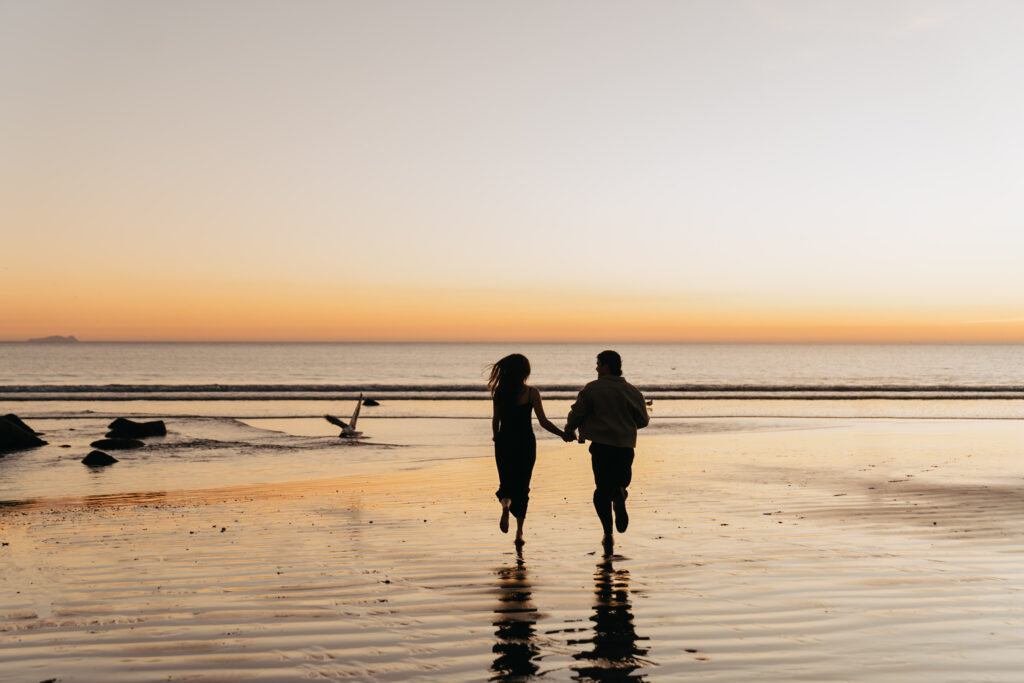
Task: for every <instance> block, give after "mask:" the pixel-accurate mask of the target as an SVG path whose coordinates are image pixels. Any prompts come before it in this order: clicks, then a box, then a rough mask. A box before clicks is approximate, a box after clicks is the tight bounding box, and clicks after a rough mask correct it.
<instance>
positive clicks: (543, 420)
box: [530, 387, 565, 440]
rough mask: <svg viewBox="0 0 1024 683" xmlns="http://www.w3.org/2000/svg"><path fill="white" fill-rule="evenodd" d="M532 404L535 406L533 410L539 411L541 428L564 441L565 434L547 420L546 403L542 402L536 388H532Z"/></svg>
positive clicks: (538, 418)
mask: <svg viewBox="0 0 1024 683" xmlns="http://www.w3.org/2000/svg"><path fill="white" fill-rule="evenodd" d="M530 403H532V404H533V409H534V410H536V411H537V422H540V426H541V427H543V428H544V429H546V430H548V431H549V432H551V433H552V434H554V435H555V436H557V437H558V438H560V439H563V440H564V439H565V432H563V431H562V430H561V429H559V428H558V427H556V426H555V425H554V424H553V423H552V422H551V420H549V419H548V418H547V415H545V414H544V403H543V402H542V401H541V400H540V390H539V389H537V388H536V387H530Z"/></svg>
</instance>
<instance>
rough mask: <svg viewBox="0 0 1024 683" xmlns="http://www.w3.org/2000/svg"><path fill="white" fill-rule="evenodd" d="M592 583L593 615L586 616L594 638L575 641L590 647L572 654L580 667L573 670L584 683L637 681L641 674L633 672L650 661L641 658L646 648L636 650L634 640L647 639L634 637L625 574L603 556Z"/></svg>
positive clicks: (627, 580)
mask: <svg viewBox="0 0 1024 683" xmlns="http://www.w3.org/2000/svg"><path fill="white" fill-rule="evenodd" d="M594 583H595V590H594V595H595V602H594V616H592V617H590V620H591V621H592V622H594V636H593V638H590V639H587V640H581V641H576V642H580V643H587V642H589V643H591V644H593V646H594V647H593V649H592V650H588V651H586V652H577V653H576V654H574V655H573V659H576V660H578V661H580V662H581V664H580V665H579V666H577V667H573V668H574V669H575V671H576V673H578V674H579V675H580V677H582V678H583V680H588V681H607V680H616V681H621V680H631V681H632V680H641V679H642V678H643V675H642V674H641V675H636V674H634V672H635V671H636V670H637V669H639V668H641V667H643V666H646V665H649V664H652V662H649V661H647V660H645V659H642V658H643V657H644V655H646V654H647V648H640V647H637V641H640V640H648V638H647V637H645V636H639V635H637V632H636V627H635V626H634V624H633V612H632V605H631V604H630V601H629V572H628V571H626V570H625V569H615V568H614V567H613V566H612V560H611V558H610V557H606V558H605V559H604V561H603V562H601V564H599V565H597V573H595V574H594ZM631 674H633V675H631Z"/></svg>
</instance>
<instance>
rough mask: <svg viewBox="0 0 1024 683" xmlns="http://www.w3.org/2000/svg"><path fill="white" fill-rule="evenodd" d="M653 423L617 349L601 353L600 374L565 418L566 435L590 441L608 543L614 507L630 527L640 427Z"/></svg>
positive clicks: (618, 519) (620, 523) (620, 522)
mask: <svg viewBox="0 0 1024 683" xmlns="http://www.w3.org/2000/svg"><path fill="white" fill-rule="evenodd" d="M649 422H650V417H649V416H648V414H647V405H646V403H645V401H644V395H643V394H641V393H640V390H639V389H637V388H636V387H634V386H633V385H632V384H630V383H629V382H627V381H626V380H625V379H623V377H622V358H621V357H620V356H619V354H618V353H616V352H615V351H602V352H601V353H599V354H597V379H596V380H594V381H593V382H590V383H589V384H587V386H585V387H583V390H582V391H580V393H579V395H578V396H577V397H576V403H574V404H573V406H572V409H571V410H570V411H569V416H568V417H567V418H566V422H565V433H566V435H565V437H563V438H565V440H566V441H571V440H572V439H574V438H575V432H576V429H577V428H578V429H579V430H580V441H583V440H585V439H586V440H589V441H590V464H591V467H592V468H593V470H594V509H595V510H597V516H598V517H599V518H600V520H601V526H602V527H603V528H604V535H605V539H604V541H605V544H606V545H608V544H610V543H611V537H612V509H613V508H614V510H615V528H616V529H618V531H619V533H622V532H624V531H625V530H626V527H627V526H629V515H628V514H627V513H626V498H627V497H628V496H629V491H627V490H626V489H627V487H628V486H629V483H630V481H632V479H633V455H634V452H633V449H634V448H635V447H636V430H637V429H640V428H642V427H646V426H647V424H648V423H649Z"/></svg>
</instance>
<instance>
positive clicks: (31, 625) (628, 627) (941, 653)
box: [0, 402, 1024, 681]
mask: <svg viewBox="0 0 1024 683" xmlns="http://www.w3.org/2000/svg"><path fill="white" fill-rule="evenodd" d="M857 405H864V404H863V402H861V403H859V404H857ZM931 405H932V403H929V402H922V408H921V410H922V411H927V410H932V409H933V408H930V407H929V406H931ZM563 407H564V406H561V405H560V404H558V403H557V402H555V403H554V404H553V405H552V409H551V410H549V412H550V413H551V414H554V415H557V414H559V411H560V410H561V409H562V408H563ZM486 409H487V406H486V404H485V403H484V402H477V404H476V407H471V408H467V409H466V410H465V411H463V412H462V413H461V414H458V415H456V416H453V417H430V418H415V417H408V418H399V417H392V418H388V417H387V415H386V413H381V414H380V416H376V417H375V416H369V417H365V418H363V420H362V422H361V425H360V426H361V428H363V429H365V430H366V432H367V434H368V435H369V438H368V439H366V440H365V442H363V443H362V444H353V443H346V442H342V441H341V440H338V439H337V438H336V437H334V436H333V435H332V430H334V428H333V427H331V425H329V424H327V423H326V422H324V421H323V420H314V419H311V418H299V417H295V418H282V417H276V418H275V417H265V418H260V417H253V418H247V419H243V420H235V419H230V420H229V419H222V418H218V419H212V418H210V419H207V418H204V419H200V418H193V419H191V420H187V419H184V418H182V419H180V420H179V421H178V423H177V424H174V423H169V425H168V428H169V434H168V436H167V437H166V438H165V441H164V443H163V445H161V444H159V443H157V441H158V440H150V441H151V443H150V445H148V446H147V447H146V449H143V450H147V449H157V450H156V453H158V454H159V455H160V457H154V456H153V454H152V453H150V454H149V455H146V456H145V460H144V459H143V456H142V455H141V454H140V455H137V456H132V455H131V454H130V452H126V453H125V454H124V455H123V456H121V455H120V454H119V457H121V462H119V463H117V464H115V465H113V466H112V467H110V468H107V469H106V470H96V471H88V470H89V468H86V467H84V466H82V465H80V464H79V463H77V462H76V461H75V460H74V457H73V456H74V455H76V454H77V455H78V457H79V458H80V457H81V455H82V453H81V449H82V447H83V446H84V441H85V440H86V439H88V438H91V437H94V436H95V435H94V434H93V432H94V431H95V430H96V429H97V428H100V427H101V422H102V420H104V419H106V417H105V416H102V415H97V416H95V417H82V418H81V419H78V420H75V421H73V423H72V424H73V426H70V427H69V423H68V421H67V420H62V419H60V418H56V417H54V418H49V419H48V418H42V417H38V418H36V419H35V420H33V421H31V424H32V425H33V426H34V427H35V428H37V429H39V430H41V431H44V432H46V438H47V440H48V441H50V445H48V446H45V447H43V448H40V449H35V450H33V451H24V452H19V453H17V454H12V455H8V456H7V457H6V458H5V459H4V460H3V461H0V464H2V465H3V466H4V467H5V468H6V469H5V472H6V473H7V474H8V479H7V480H6V482H5V486H6V487H7V488H6V490H5V495H4V497H5V501H4V503H3V505H2V507H0V533H2V540H3V543H4V546H3V547H2V553H0V585H2V586H3V590H2V591H0V596H2V597H0V601H2V604H0V630H2V631H3V632H4V638H3V640H2V643H0V660H2V661H3V670H4V674H5V677H7V678H9V679H10V680H19V681H21V680H26V681H29V680H33V681H35V680H38V681H42V680H49V679H57V680H61V681H92V680H110V681H148V680H182V679H188V680H211V681H214V680H218V681H219V680H298V679H327V680H344V679H356V680H379V681H392V680H394V681H397V680H486V679H490V678H498V679H500V678H522V677H529V676H543V677H544V678H545V679H548V680H591V679H607V678H622V677H632V678H635V679H641V680H674V679H678V678H682V677H692V678H696V679H700V680H722V681H738V680H749V679H751V678H754V677H757V678H759V679H768V680H921V681H925V680H927V681H936V680H948V681H958V680H1014V679H1016V678H1018V676H1019V673H1018V672H1019V670H1020V668H1021V667H1022V665H1024V647H1022V646H1024V635H1022V633H1024V631H1022V629H1021V626H1022V624H1024V594H1022V591H1021V589H1022V587H1024V570H1022V568H1021V563H1020V561H1019V560H1020V557H1021V553H1022V552H1024V534H1022V533H1021V532H1020V531H1019V524H1017V521H1018V518H1019V514H1020V510H1021V507H1022V503H1024V465H1022V463H1021V459H1020V457H1019V449H1020V444H1022V443H1024V439H1022V437H1024V426H1022V425H1021V423H1020V421H1019V420H1012V419H950V418H920V417H918V418H914V417H899V418H877V417H856V416H854V417H821V416H818V417H759V416H751V417H736V416H731V417H713V416H707V417H666V418H663V419H661V420H658V419H655V421H654V422H653V423H652V426H651V428H649V429H647V430H644V431H643V432H641V439H640V444H639V446H638V450H637V460H636V465H635V467H634V480H633V485H632V487H631V496H630V499H629V509H630V517H631V522H630V527H629V529H628V531H627V532H626V533H625V534H622V535H617V538H616V544H615V546H614V550H613V551H612V552H611V553H606V552H605V551H604V550H603V549H602V546H601V542H600V541H601V538H600V526H599V523H598V521H597V519H596V516H595V515H594V513H593V509H592V507H591V503H590V494H591V491H592V480H591V475H590V470H589V457H588V455H587V453H586V450H585V447H584V446H581V445H578V444H562V443H561V442H560V441H558V440H556V439H554V438H552V437H549V436H548V435H541V436H539V443H538V464H537V468H536V470H535V474H534V480H533V490H532V493H531V503H530V512H529V515H528V517H527V525H526V540H527V542H526V544H525V545H524V547H523V548H522V549H521V551H520V552H517V551H516V548H515V547H514V545H513V542H512V534H508V535H504V534H502V533H501V532H500V531H499V530H498V525H497V518H498V513H499V509H500V508H499V505H498V503H497V501H496V499H495V498H494V495H493V491H494V489H495V488H496V474H495V469H494V463H493V456H492V452H491V444H490V440H489V438H488V423H487V422H486V414H485V413H486ZM659 409H662V406H661V405H656V407H655V411H656V412H655V415H657V414H658V413H657V411H658V410H659ZM397 410H398V412H401V408H399V409H397ZM445 410H446V411H447V412H453V409H452V408H451V407H446V408H445ZM710 410H711V409H710V408H709V411H710ZM454 412H456V413H458V412H459V411H454ZM664 412H665V411H663V413H664ZM668 412H672V411H668ZM819 412H820V411H819ZM839 412H842V411H839ZM908 412H911V413H912V412H914V411H913V410H908ZM334 431H336V430H334ZM76 440H77V441H76ZM64 444H66V445H69V446H71V448H65V449H61V448H60V446H61V445H64ZM161 448H162V451H161V450H160V449H161ZM185 453H190V454H191V455H190V456H189V457H188V458H183V457H181V456H182V455H183V454H185ZM268 454H273V457H271V456H270V455H268ZM282 454H286V455H287V457H282ZM176 456H177V457H176ZM133 457H134V458H135V463H134V464H133ZM28 459H35V460H36V461H38V460H40V459H52V461H53V462H52V466H51V467H50V468H49V469H47V470H45V471H44V470H39V469H38V468H33V467H30V466H28V465H27V464H21V465H19V461H21V462H22V463H25V462H26V461H27V460H28ZM174 460H179V461H182V462H185V461H187V463H188V466H184V465H175V464H174V463H173V462H170V461H174ZM143 462H145V463H146V464H145V465H143V464H142V463H143ZM243 462H245V463H249V466H247V467H246V466H240V465H239V463H243ZM133 468H134V469H137V470H140V472H134V473H133V472H132V469H133ZM79 470H87V472H85V473H82V472H80V471H79ZM32 472H35V474H34V475H31V473H32ZM64 472H67V474H62V473H64ZM30 475H31V476H30ZM32 476H34V477H36V478H37V480H33V479H32V478H31V477H32ZM81 477H85V479H81V480H80V481H79V480H77V479H76V478H81ZM15 480H20V481H21V482H22V483H21V484H17V483H16V482H15ZM47 481H49V482H52V486H45V483H46V482H47ZM61 481H64V482H65V483H64V484H61ZM190 482H191V485H189V483H190ZM19 485H20V486H22V489H21V490H20V491H19V490H17V486H19ZM62 486H63V488H62ZM44 489H48V490H49V491H50V493H47V494H45V495H40V492H41V491H43V490H44ZM31 491H35V492H36V495H31V496H29V495H19V494H25V493H29V492H31Z"/></svg>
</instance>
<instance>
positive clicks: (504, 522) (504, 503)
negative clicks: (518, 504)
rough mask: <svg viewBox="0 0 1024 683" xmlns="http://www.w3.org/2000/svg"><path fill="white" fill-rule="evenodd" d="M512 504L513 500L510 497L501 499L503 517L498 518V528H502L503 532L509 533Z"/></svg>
mask: <svg viewBox="0 0 1024 683" xmlns="http://www.w3.org/2000/svg"><path fill="white" fill-rule="evenodd" d="M511 504H512V501H511V500H509V499H508V498H502V499H501V519H499V520H498V528H499V529H501V533H503V534H507V533H508V506H509V505H511Z"/></svg>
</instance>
